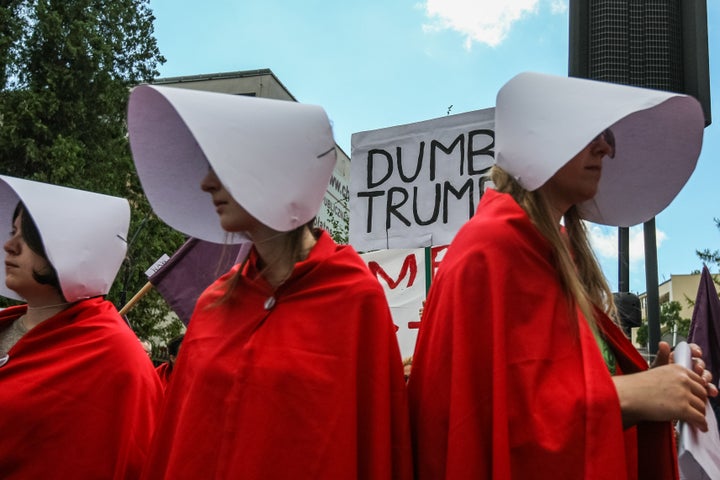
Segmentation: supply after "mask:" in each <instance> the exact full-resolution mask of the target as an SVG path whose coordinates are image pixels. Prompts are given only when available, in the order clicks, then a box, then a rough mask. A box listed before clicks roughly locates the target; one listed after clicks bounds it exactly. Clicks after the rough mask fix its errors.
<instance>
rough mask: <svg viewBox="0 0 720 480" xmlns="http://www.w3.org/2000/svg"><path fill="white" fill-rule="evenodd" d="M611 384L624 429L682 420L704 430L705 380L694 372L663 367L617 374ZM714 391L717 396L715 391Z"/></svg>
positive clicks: (678, 367) (677, 367) (675, 366)
mask: <svg viewBox="0 0 720 480" xmlns="http://www.w3.org/2000/svg"><path fill="white" fill-rule="evenodd" d="M668 360H669V356H668ZM703 370H704V365H703ZM613 381H614V382H615V389H616V390H617V394H618V398H619V399H620V409H621V410H622V418H623V426H624V427H625V428H627V427H630V426H632V425H635V424H636V423H638V422H641V421H645V420H647V421H671V420H682V421H684V422H688V423H689V424H690V425H693V426H694V427H697V428H699V429H700V430H702V431H703V432H705V431H707V428H708V427H707V422H706V420H705V402H706V400H707V396H708V387H707V381H706V380H705V379H704V378H703V377H701V376H700V375H698V374H697V373H696V372H694V371H690V370H688V369H687V368H685V367H683V366H681V365H676V364H665V365H661V366H657V367H655V368H652V369H650V370H647V371H645V372H639V373H633V374H629V375H618V376H615V377H613ZM715 392H716V393H715V394H716V395H717V389H716V390H715Z"/></svg>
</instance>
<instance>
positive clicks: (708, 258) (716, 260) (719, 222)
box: [695, 218, 720, 273]
mask: <svg viewBox="0 0 720 480" xmlns="http://www.w3.org/2000/svg"><path fill="white" fill-rule="evenodd" d="M713 220H714V221H715V226H716V227H717V228H718V230H720V219H717V218H714V219H713ZM695 253H696V254H697V256H698V258H700V260H702V261H703V262H704V263H706V264H709V265H715V267H716V268H717V267H720V250H712V251H711V250H710V249H709V248H706V249H704V250H695ZM708 268H710V267H708ZM710 270H713V269H712V268H710ZM698 273H700V272H698Z"/></svg>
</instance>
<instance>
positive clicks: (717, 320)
mask: <svg viewBox="0 0 720 480" xmlns="http://www.w3.org/2000/svg"><path fill="white" fill-rule="evenodd" d="M688 342H692V343H696V344H697V345H698V346H699V347H700V348H702V351H703V360H705V365H706V368H707V369H708V370H710V372H711V373H712V376H713V381H714V382H715V383H716V384H717V381H718V379H720V299H718V294H717V290H716V289H715V282H714V281H713V278H712V275H710V270H708V268H707V266H704V267H703V271H702V275H701V277H700V286H699V287H698V293H697V298H696V299H695V309H694V310H693V315H692V322H691V323H690V334H689V335H688Z"/></svg>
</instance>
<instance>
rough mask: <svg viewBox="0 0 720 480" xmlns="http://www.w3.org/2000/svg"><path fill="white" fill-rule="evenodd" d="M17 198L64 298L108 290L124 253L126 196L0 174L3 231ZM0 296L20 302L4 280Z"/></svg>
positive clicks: (127, 222)
mask: <svg viewBox="0 0 720 480" xmlns="http://www.w3.org/2000/svg"><path fill="white" fill-rule="evenodd" d="M18 202H22V203H23V204H24V205H25V208H26V210H27V211H28V212H29V213H30V215H31V216H32V218H33V220H34V221H35V225H36V226H37V229H38V232H39V233H40V238H41V239H42V242H43V246H44V247H45V253H46V254H47V258H48V260H49V261H50V264H51V265H52V266H53V267H54V268H55V271H56V272H57V276H58V280H59V281H60V287H61V289H62V294H63V296H64V297H65V299H66V300H67V301H68V302H75V301H77V300H82V299H85V298H90V297H95V296H98V295H105V294H107V293H108V292H109V291H110V287H111V286H112V283H113V281H114V280H115V276H116V275H117V272H118V270H119V269H120V266H121V265H122V262H123V260H124V258H125V253H126V251H127V232H128V228H129V226H130V205H129V204H128V202H127V200H125V199H124V198H118V197H112V196H109V195H102V194H99V193H94V192H87V191H84V190H77V189H74V188H67V187H61V186H58V185H51V184H48V183H41V182H34V181H31V180H23V179H20V178H14V177H8V176H5V175H0V225H4V226H5V228H6V229H7V230H10V228H11V226H12V223H13V213H14V212H15V208H16V206H17V204H18ZM0 295H2V296H4V297H8V298H13V299H15V300H22V299H21V298H20V297H19V296H18V294H17V293H15V292H13V291H12V290H10V289H9V288H7V286H6V285H5V282H1V284H0Z"/></svg>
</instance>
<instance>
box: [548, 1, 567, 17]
mask: <svg viewBox="0 0 720 480" xmlns="http://www.w3.org/2000/svg"><path fill="white" fill-rule="evenodd" d="M550 11H551V12H552V13H553V15H560V14H563V13H565V12H567V11H568V0H552V2H551V4H550Z"/></svg>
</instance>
